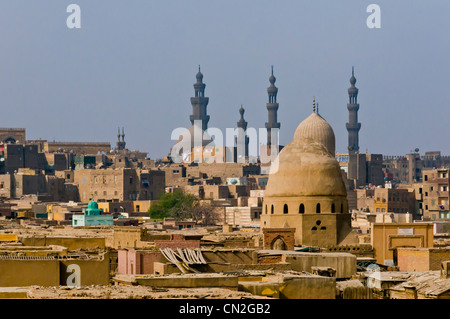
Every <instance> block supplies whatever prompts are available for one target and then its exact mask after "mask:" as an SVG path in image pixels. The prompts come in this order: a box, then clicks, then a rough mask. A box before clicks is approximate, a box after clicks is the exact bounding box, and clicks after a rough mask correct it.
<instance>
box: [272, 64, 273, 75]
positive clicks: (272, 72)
mask: <svg viewBox="0 0 450 319" xmlns="http://www.w3.org/2000/svg"><path fill="white" fill-rule="evenodd" d="M272 75H273V65H272Z"/></svg>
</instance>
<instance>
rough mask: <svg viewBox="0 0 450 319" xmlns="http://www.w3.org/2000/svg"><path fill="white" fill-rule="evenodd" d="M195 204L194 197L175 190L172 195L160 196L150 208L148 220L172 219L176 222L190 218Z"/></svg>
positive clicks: (196, 201) (195, 199)
mask: <svg viewBox="0 0 450 319" xmlns="http://www.w3.org/2000/svg"><path fill="white" fill-rule="evenodd" d="M197 203H198V200H197V198H195V196H194V195H191V194H188V193H185V192H184V191H182V190H179V189H177V190H175V191H173V192H172V193H165V194H164V195H162V196H161V198H160V199H159V201H157V202H156V203H154V204H152V205H151V206H150V209H149V210H148V213H149V216H150V218H154V219H163V218H165V217H173V218H175V219H176V220H182V219H186V218H192V215H193V210H194V207H195V206H196V205H197Z"/></svg>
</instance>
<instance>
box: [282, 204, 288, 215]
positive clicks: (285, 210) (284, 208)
mask: <svg viewBox="0 0 450 319" xmlns="http://www.w3.org/2000/svg"><path fill="white" fill-rule="evenodd" d="M287 213H288V205H287V204H284V207H283V214H287Z"/></svg>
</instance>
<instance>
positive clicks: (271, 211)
mask: <svg viewBox="0 0 450 319" xmlns="http://www.w3.org/2000/svg"><path fill="white" fill-rule="evenodd" d="M270 213H271V214H273V205H272V207H270Z"/></svg>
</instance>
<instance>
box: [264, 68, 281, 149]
mask: <svg viewBox="0 0 450 319" xmlns="http://www.w3.org/2000/svg"><path fill="white" fill-rule="evenodd" d="M276 80H277V79H276V78H275V76H274V75H273V66H272V75H271V76H270V78H269V81H270V86H269V87H268V88H267V93H268V94H269V103H267V104H266V107H267V110H268V112H269V121H268V122H267V123H266V129H267V145H272V139H273V141H274V142H275V143H277V144H278V130H279V129H280V123H278V122H277V111H278V106H279V104H278V103H277V93H278V88H277V87H276V86H275V81H276Z"/></svg>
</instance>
